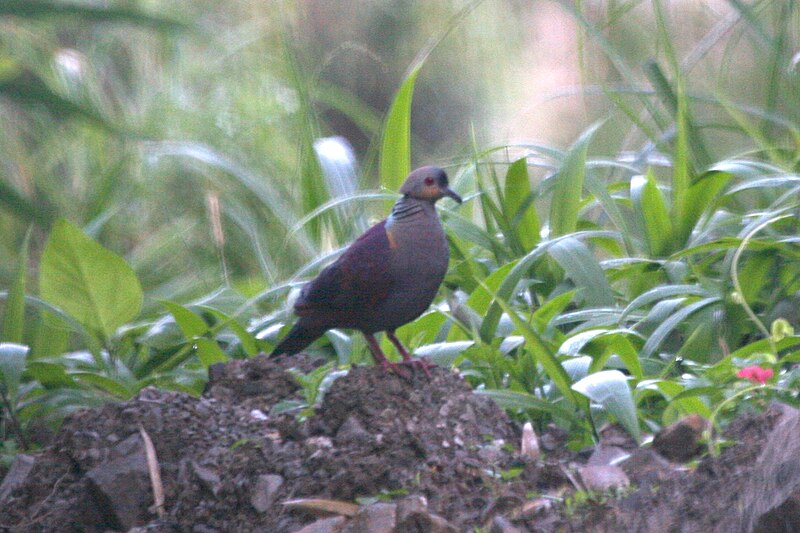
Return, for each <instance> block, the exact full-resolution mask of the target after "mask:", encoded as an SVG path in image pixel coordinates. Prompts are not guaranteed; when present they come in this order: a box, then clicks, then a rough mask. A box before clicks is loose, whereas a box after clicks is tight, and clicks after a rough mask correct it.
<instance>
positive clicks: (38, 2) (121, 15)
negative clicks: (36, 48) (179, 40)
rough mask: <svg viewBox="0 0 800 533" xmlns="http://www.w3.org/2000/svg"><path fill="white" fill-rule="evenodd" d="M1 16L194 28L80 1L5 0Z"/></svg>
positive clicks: (130, 11) (180, 28) (2, 4)
mask: <svg viewBox="0 0 800 533" xmlns="http://www.w3.org/2000/svg"><path fill="white" fill-rule="evenodd" d="M0 15H13V16H16V17H25V18H51V19H56V20H57V21H58V22H59V23H61V24H63V21H64V19H65V18H70V17H74V19H75V21H77V22H80V21H96V22H127V23H131V24H137V25H140V26H150V27H152V28H155V29H158V30H162V31H181V30H187V29H189V28H190V26H188V25H187V24H184V23H182V22H179V21H176V20H170V19H167V18H163V17H158V16H153V15H148V14H146V13H143V12H141V11H138V10H135V9H131V8H128V7H105V6H94V5H87V4H86V3H82V4H81V3H77V2H52V1H48V0H3V2H2V3H0Z"/></svg>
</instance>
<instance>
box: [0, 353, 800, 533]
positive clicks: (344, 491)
mask: <svg viewBox="0 0 800 533" xmlns="http://www.w3.org/2000/svg"><path fill="white" fill-rule="evenodd" d="M320 364H322V361H320V360H316V361H315V360H309V359H306V358H305V357H303V356H294V357H291V358H286V359H280V360H270V359H267V358H266V357H258V358H255V359H252V360H248V361H233V362H231V363H229V364H227V365H224V366H220V367H215V368H214V369H212V372H211V375H210V382H209V386H208V388H207V391H206V394H205V395H204V396H203V397H202V398H192V397H190V396H187V395H185V394H181V393H175V392H165V391H159V390H156V389H145V390H143V391H142V392H141V393H140V394H139V395H138V396H137V397H136V398H134V399H133V400H131V401H129V402H125V403H117V404H108V405H106V406H104V407H102V408H100V409H96V410H84V411H81V412H79V413H76V414H75V415H73V416H71V417H70V418H69V419H68V420H67V421H65V423H64V425H63V427H62V429H61V431H60V433H59V435H58V438H57V440H56V442H55V444H54V445H52V446H50V447H49V448H48V449H46V450H45V451H43V452H41V453H39V454H36V455H31V456H20V457H19V458H18V460H17V462H16V463H15V465H14V466H13V467H12V469H11V470H10V472H9V473H8V475H7V476H6V478H5V480H4V482H3V484H2V485H0V529H7V530H9V531H25V532H28V531H88V532H94V531H97V532H101V531H109V530H112V531H114V530H115V531H128V530H130V529H131V528H134V527H137V526H146V527H147V530H148V531H164V532H166V531H191V532H198V533H199V532H206V533H209V532H214V531H220V532H223V531H225V532H227V531H263V532H292V531H297V530H299V529H301V528H303V527H304V526H305V525H307V524H309V523H311V522H315V520H317V519H318V518H319V515H318V514H317V512H316V511H318V510H319V508H320V507H330V506H331V505H333V506H334V507H335V509H336V511H337V512H339V513H340V514H343V515H346V516H348V517H353V518H334V519H328V522H316V524H317V527H320V528H322V527H323V525H324V526H325V527H327V529H319V530H320V531H342V532H345V531H349V532H355V531H377V530H379V528H380V527H384V529H383V530H386V531H388V530H389V529H391V527H392V526H393V525H395V524H396V529H395V531H434V530H436V531H462V530H467V529H469V528H473V527H487V528H488V529H490V530H491V531H501V532H506V533H509V532H512V531H514V529H512V528H514V527H519V528H521V530H523V531H524V530H528V531H559V530H570V529H572V530H575V531H619V530H620V528H624V529H627V530H630V531H665V530H672V531H698V529H692V528H695V527H700V528H701V529H699V530H705V531H731V530H735V529H730V527H732V526H731V524H735V523H736V520H739V518H737V517H739V515H736V514H735V512H734V511H733V510H735V509H737V508H738V509H741V508H743V506H746V507H747V508H749V509H751V512H750V515H748V516H745V517H742V518H741V520H745V521H748V524H757V523H764V522H763V520H762V517H761V515H762V514H763V513H765V512H766V511H768V510H769V509H773V508H775V507H777V506H779V505H781V504H784V503H785V502H789V503H787V504H786V505H790V504H791V501H792V495H795V497H796V494H797V487H798V486H800V468H795V467H796V466H797V464H798V459H797V457H798V454H796V453H794V452H795V451H796V450H794V448H793V447H792V446H783V448H785V449H786V453H790V454H794V455H789V456H786V455H785V453H783V452H781V451H780V450H773V451H772V452H771V455H773V456H776V457H777V458H780V457H783V459H784V461H783V462H781V463H780V464H778V465H777V466H774V465H770V464H766V463H765V462H764V461H766V459H764V457H760V453H761V451H762V449H763V448H764V447H765V446H767V447H769V446H770V443H769V436H770V435H773V434H774V435H778V436H779V438H780V439H783V442H785V439H794V442H798V443H800V423H794V422H792V420H794V419H795V418H796V419H797V420H800V417H797V416H796V411H788V410H785V409H784V411H781V410H779V409H773V410H771V411H770V412H768V413H766V414H765V415H762V416H751V417H749V418H745V419H742V420H740V421H739V422H737V423H736V424H734V425H732V427H731V430H730V431H731V433H730V437H731V438H732V439H735V440H737V441H738V442H737V444H736V445H734V446H730V447H728V448H726V449H725V450H724V452H723V454H722V455H721V456H720V457H719V458H706V459H704V460H703V461H702V462H701V463H700V465H699V467H698V468H697V469H696V470H694V471H692V470H689V469H687V468H684V467H682V466H681V465H676V464H674V463H670V462H669V461H667V460H666V459H663V458H661V456H659V455H658V454H656V452H655V451H653V449H651V448H640V449H635V448H634V446H632V443H631V442H630V441H629V440H628V439H627V438H626V437H625V436H624V435H622V434H620V432H619V431H616V430H615V428H613V427H612V428H609V429H608V430H607V431H605V432H604V433H603V436H602V438H603V440H602V442H601V443H600V445H599V446H598V447H596V448H595V449H592V450H584V451H583V453H581V454H575V453H572V452H570V451H568V450H567V449H566V448H565V447H564V438H563V434H561V433H559V431H558V430H555V429H553V430H552V431H550V432H548V433H546V434H544V435H542V436H541V437H540V439H539V441H540V443H541V446H542V449H543V452H544V459H543V460H539V461H532V460H530V459H529V458H523V457H521V456H520V453H519V443H520V436H521V431H520V429H519V428H518V427H517V425H516V424H514V423H513V422H511V421H510V420H509V419H508V417H507V416H506V415H505V413H504V412H503V411H502V410H500V409H499V408H498V407H497V406H496V405H495V404H494V403H493V402H491V401H489V400H487V399H485V398H482V397H480V396H477V395H475V394H473V393H472V391H471V390H470V389H469V387H468V386H467V385H466V384H465V383H464V381H463V380H462V379H461V377H460V376H458V375H457V374H455V373H452V372H448V371H445V370H442V369H434V371H433V372H432V377H431V378H428V377H427V376H425V375H424V374H423V373H422V372H417V373H415V374H413V375H412V376H410V377H399V376H396V375H394V374H387V373H384V372H381V371H380V370H379V369H376V368H373V367H364V368H355V369H352V370H351V371H350V372H349V373H348V374H347V375H345V376H343V377H340V378H339V379H337V380H336V381H335V382H334V383H333V385H332V386H331V388H330V391H329V392H328V394H327V395H326V397H325V399H324V401H323V403H322V405H321V406H320V407H319V409H318V410H317V411H316V413H315V414H314V415H313V416H311V417H310V418H309V419H307V420H305V421H302V422H301V421H298V420H297V419H296V418H295V417H294V416H293V415H290V414H283V415H275V414H271V409H272V407H273V406H274V405H275V404H276V403H278V402H280V401H282V400H287V399H295V400H299V399H301V398H302V396H301V394H300V393H301V391H300V390H299V388H298V386H297V385H296V383H295V381H294V380H293V379H292V377H291V376H290V375H289V374H288V373H287V372H286V370H287V369H288V368H290V367H295V368H300V369H302V370H303V371H304V372H308V371H310V370H313V369H314V368H316V367H318V366H319V365H320ZM786 413H789V415H787V414H786ZM793 423H794V425H792V424H793ZM776 424H777V426H776ZM795 426H797V428H796V427H795ZM773 427H778V428H779V429H780V428H782V429H780V430H779V429H776V430H775V431H773ZM795 430H796V431H795ZM143 434H146V435H147V436H148V437H149V439H150V440H151V441H152V443H153V448H154V449H155V452H156V454H157V460H158V465H159V467H160V478H161V482H162V483H161V484H162V485H163V491H164V505H163V508H162V509H155V508H154V507H153V501H154V500H153V488H152V481H151V477H152V474H151V472H150V471H149V470H148V458H147V451H146V446H145V444H144V442H145V439H144V437H143ZM776 438H778V437H776ZM796 447H797V446H795V448H796ZM621 456H626V457H628V459H627V460H625V461H623V462H622V463H621V468H620V467H618V466H613V464H614V463H617V462H619V459H620V457H621ZM793 465H794V466H793ZM793 468H794V470H793ZM754 473H761V474H762V475H761V477H763V478H764V479H762V480H761V481H758V483H761V485H764V484H765V483H767V484H768V483H770V482H772V483H773V484H775V483H777V481H776V480H780V482H781V483H780V490H779V489H777V488H775V490H773V492H775V493H777V492H781V491H782V492H781V495H780V496H776V498H777V499H775V498H773V500H774V501H772V500H770V499H769V498H765V497H764V496H763V494H761V496H760V497H759V498H756V499H755V500H753V499H752V497H751V496H748V494H746V493H744V492H742V487H743V480H751V478H752V480H756V479H757V478H759V476H758V475H754ZM796 474H797V475H796ZM598 476H599V478H600V480H599V481H598ZM609 476H610V477H609ZM609 479H611V481H610V482H609ZM628 482H630V483H632V485H631V486H630V487H628V488H627V489H624V490H622V491H621V492H620V491H617V489H614V490H611V489H610V488H609V489H608V490H595V489H596V487H597V486H601V487H602V486H603V483H606V484H607V485H608V487H612V488H613V487H624V486H626V485H627V484H628ZM755 482H756V481H752V483H755ZM598 483H599V485H596V484H598ZM793 484H794V485H793ZM759 486H760V485H759ZM576 487H579V488H581V489H582V492H583V493H584V494H589V495H590V497H589V498H584V499H579V498H578V497H577V495H578V494H580V493H578V492H576ZM591 487H595V489H592V488H591ZM615 491H616V492H615ZM748 491H749V493H751V495H752V494H755V493H758V491H759V489H758V486H753V487H750V488H749V489H748ZM748 491H746V492H748ZM611 494H613V496H609V495H611ZM620 495H622V496H623V497H620ZM747 498H750V499H749V500H748V499H747ZM311 499H315V500H317V501H310V500H311ZM320 499H322V501H319V500H320ZM287 500H300V501H301V503H299V504H295V505H289V506H287V505H284V503H285V502H286V501H287ZM334 500H335V501H334ZM376 500H378V501H389V500H391V501H393V502H396V503H397V502H399V503H397V505H396V506H395V505H394V504H386V503H377V504H374V505H367V504H368V503H369V502H371V501H376ZM354 501H357V502H359V503H360V504H362V505H361V506H360V507H359V506H356V505H352V502H354ZM347 502H351V503H347ZM554 502H555V503H554ZM411 508H413V509H411ZM409 509H411V511H409ZM752 509H761V510H760V511H758V512H757V513H756V512H755V511H752ZM315 510H316V511H315ZM788 510H789V512H790V513H791V511H792V508H791V506H790V507H789V508H788ZM159 511H160V512H161V516H159ZM412 511H413V512H412ZM404 517H405V518H404ZM408 517H412V518H413V519H412V518H408ZM715 517H716V518H715ZM726 517H727V518H726ZM381 520H383V522H381ZM759 520H761V521H760V522H759ZM359 521H360V522H359ZM512 522H513V523H514V524H516V526H513V525H511V524H512ZM723 522H724V523H726V524H728V525H727V526H726V527H728V529H719V528H720V527H722V526H721V525H720V524H722V523H723ZM377 523H382V524H383V525H382V526H376V525H374V524H377ZM364 524H373V525H364ZM748 527H749V526H748ZM448 528H449V529H448ZM745 530H748V529H743V531H745ZM773 530H774V531H783V530H781V529H773ZM764 531H767V530H764ZM769 531H772V530H769ZM786 531H791V530H786Z"/></svg>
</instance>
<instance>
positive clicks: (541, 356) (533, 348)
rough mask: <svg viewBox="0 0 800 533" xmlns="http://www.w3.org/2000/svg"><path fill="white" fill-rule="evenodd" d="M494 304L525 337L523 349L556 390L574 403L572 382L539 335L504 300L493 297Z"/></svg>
mask: <svg viewBox="0 0 800 533" xmlns="http://www.w3.org/2000/svg"><path fill="white" fill-rule="evenodd" d="M487 290H488V289H487ZM495 302H497V303H498V304H499V305H500V307H501V308H502V309H503V311H504V312H505V313H506V314H507V315H508V316H509V318H511V321H512V322H513V323H514V326H515V327H516V328H517V329H518V330H519V332H520V333H521V334H522V336H523V337H525V349H526V350H528V352H529V353H530V354H532V355H533V357H534V358H535V359H536V361H537V362H538V363H539V364H541V365H542V368H544V371H545V373H546V374H547V375H548V376H549V377H550V379H552V380H553V383H554V384H555V386H556V387H557V388H558V390H559V391H561V393H562V394H563V395H564V396H565V397H566V398H567V399H568V400H569V401H570V402H571V403H576V400H575V395H574V394H573V393H572V389H571V388H570V386H571V384H572V382H571V381H570V379H569V375H568V374H567V372H566V371H565V370H564V367H563V366H561V363H560V362H559V360H558V359H557V358H556V356H555V354H554V353H553V351H552V350H551V349H550V347H549V346H548V345H547V343H546V342H545V341H544V340H543V339H542V337H541V336H540V335H539V333H538V332H537V331H536V330H534V329H533V328H532V327H531V325H530V324H528V322H526V321H525V320H523V319H522V317H520V316H519V315H518V314H517V313H516V311H514V310H513V309H512V308H511V306H509V305H508V304H507V303H506V302H505V300H503V299H502V298H500V297H499V296H497V295H495Z"/></svg>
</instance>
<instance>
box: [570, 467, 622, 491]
mask: <svg viewBox="0 0 800 533" xmlns="http://www.w3.org/2000/svg"><path fill="white" fill-rule="evenodd" d="M578 474H579V475H580V477H581V481H582V482H583V486H584V487H586V490H594V491H598V492H602V491H606V490H611V489H617V488H622V487H627V486H628V485H630V480H629V479H628V476H627V475H626V474H625V472H624V471H623V470H622V469H621V468H620V467H618V466H610V465H587V466H583V467H581V468H579V469H578Z"/></svg>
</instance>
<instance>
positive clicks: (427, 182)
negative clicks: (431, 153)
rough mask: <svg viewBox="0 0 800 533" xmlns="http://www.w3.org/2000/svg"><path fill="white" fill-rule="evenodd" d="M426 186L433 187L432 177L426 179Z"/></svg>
mask: <svg viewBox="0 0 800 533" xmlns="http://www.w3.org/2000/svg"><path fill="white" fill-rule="evenodd" d="M425 185H428V186H431V185H433V178H432V177H430V176H428V177H427V178H425Z"/></svg>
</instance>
